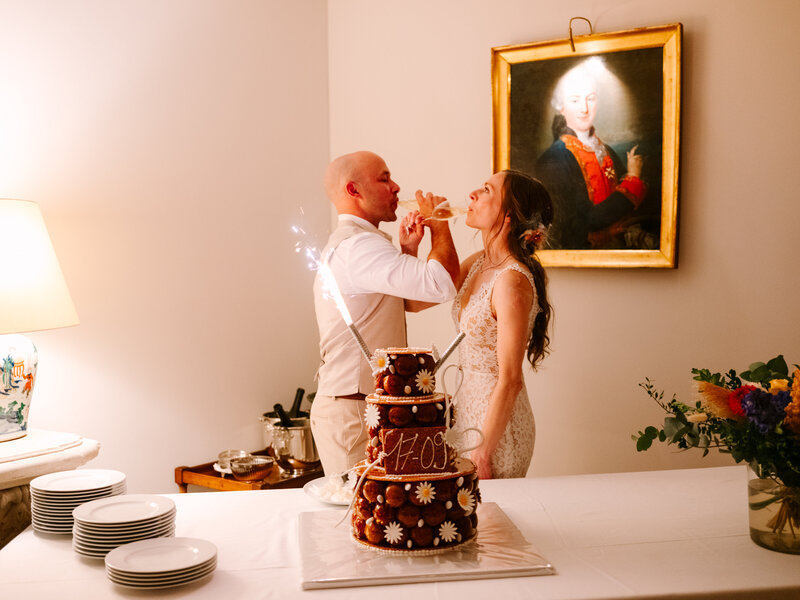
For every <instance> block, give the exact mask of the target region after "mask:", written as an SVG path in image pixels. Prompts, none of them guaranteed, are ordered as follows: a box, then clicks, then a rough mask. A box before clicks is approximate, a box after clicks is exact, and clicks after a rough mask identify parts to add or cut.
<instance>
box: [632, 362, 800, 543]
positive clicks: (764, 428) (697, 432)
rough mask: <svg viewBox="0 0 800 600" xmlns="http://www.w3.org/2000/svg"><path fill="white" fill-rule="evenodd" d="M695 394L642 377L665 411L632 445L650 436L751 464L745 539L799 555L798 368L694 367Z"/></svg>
mask: <svg viewBox="0 0 800 600" xmlns="http://www.w3.org/2000/svg"><path fill="white" fill-rule="evenodd" d="M692 373H693V375H694V380H695V381H696V382H697V391H698V398H697V400H696V401H695V403H694V405H688V404H684V403H682V402H680V401H679V400H678V399H677V398H676V397H675V396H674V395H673V397H672V399H671V400H669V401H666V400H665V399H664V392H663V391H660V390H658V389H656V387H655V385H654V384H653V383H652V382H651V381H650V380H649V379H645V382H644V383H641V384H639V385H640V387H642V388H643V389H644V390H645V392H647V395H648V396H649V397H650V398H651V399H653V400H654V401H655V402H656V403H657V404H658V405H659V406H660V407H661V408H662V409H663V410H664V411H665V412H666V413H667V415H666V416H665V417H664V423H663V425H662V426H661V427H655V426H649V427H646V428H645V429H644V430H642V431H639V432H638V433H637V434H634V435H633V436H632V438H633V439H634V441H635V442H636V449H637V450H638V451H644V450H647V449H648V448H650V447H651V446H652V444H653V442H654V441H656V440H658V441H659V442H666V443H667V444H674V445H676V446H677V447H678V448H679V449H681V450H687V449H689V448H699V449H702V450H703V456H705V455H706V454H708V452H709V451H710V450H711V449H713V448H716V449H717V450H719V451H720V452H723V453H727V454H730V455H731V457H732V458H733V459H734V460H735V461H736V462H737V463H740V462H746V463H747V464H748V465H749V467H750V477H749V481H748V507H749V520H750V537H751V538H752V540H753V541H754V542H755V543H757V544H759V545H760V546H764V547H766V548H769V549H771V550H778V551H780V552H789V553H792V554H800V367H798V365H795V370H794V372H793V373H792V374H791V375H790V374H789V368H788V366H787V364H786V361H785V360H784V358H783V356H782V355H781V356H776V357H775V358H773V359H772V360H770V361H768V362H766V363H762V362H757V363H753V364H751V365H750V367H749V368H748V369H747V370H746V371H743V372H742V373H740V374H737V373H736V371H734V370H730V371H728V372H727V373H725V374H721V373H712V372H710V371H709V370H708V369H692Z"/></svg>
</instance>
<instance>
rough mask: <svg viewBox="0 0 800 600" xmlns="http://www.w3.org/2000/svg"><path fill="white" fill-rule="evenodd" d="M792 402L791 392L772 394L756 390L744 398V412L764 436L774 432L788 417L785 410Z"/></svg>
mask: <svg viewBox="0 0 800 600" xmlns="http://www.w3.org/2000/svg"><path fill="white" fill-rule="evenodd" d="M791 400H792V398H791V394H790V393H789V392H779V393H777V394H770V393H769V392H767V391H765V390H761V389H756V390H753V391H752V392H750V393H749V394H747V395H746V396H744V397H743V398H742V410H744V414H745V415H747V418H748V419H750V422H751V423H752V424H753V425H755V426H756V428H757V429H758V431H759V433H761V434H762V435H763V434H766V433H769V432H770V431H773V430H774V429H775V426H776V425H778V423H780V422H781V421H783V419H784V418H785V417H786V412H785V411H784V409H785V408H786V405H787V404H789V402H791Z"/></svg>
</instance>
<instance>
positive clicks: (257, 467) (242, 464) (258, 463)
mask: <svg viewBox="0 0 800 600" xmlns="http://www.w3.org/2000/svg"><path fill="white" fill-rule="evenodd" d="M274 465H275V459H274V458H272V457H271V456H253V455H251V456H243V457H241V458H233V459H231V472H232V473H233V477H234V478H235V479H237V480H239V481H262V480H263V479H266V477H267V475H269V474H270V472H271V471H272V468H273V466H274Z"/></svg>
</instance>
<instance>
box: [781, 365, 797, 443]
mask: <svg viewBox="0 0 800 600" xmlns="http://www.w3.org/2000/svg"><path fill="white" fill-rule="evenodd" d="M793 377H794V381H793V382H792V392H791V394H792V401H791V402H789V404H787V405H786V408H785V409H784V410H785V412H786V419H785V420H784V421H783V424H784V425H785V426H786V428H787V429H789V430H790V431H791V432H792V433H794V434H795V435H797V436H800V369H795V372H794V375H793Z"/></svg>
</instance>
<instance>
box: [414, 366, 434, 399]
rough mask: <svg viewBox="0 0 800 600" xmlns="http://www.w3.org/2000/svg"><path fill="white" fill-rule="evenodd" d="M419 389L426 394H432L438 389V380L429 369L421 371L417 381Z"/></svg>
mask: <svg viewBox="0 0 800 600" xmlns="http://www.w3.org/2000/svg"><path fill="white" fill-rule="evenodd" d="M415 382H416V384H417V389H418V390H419V391H420V392H422V393H424V394H431V393H433V390H435V389H436V380H435V379H434V378H433V374H431V372H430V371H428V370H427V369H422V370H420V372H419V373H417V377H416V379H415Z"/></svg>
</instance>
